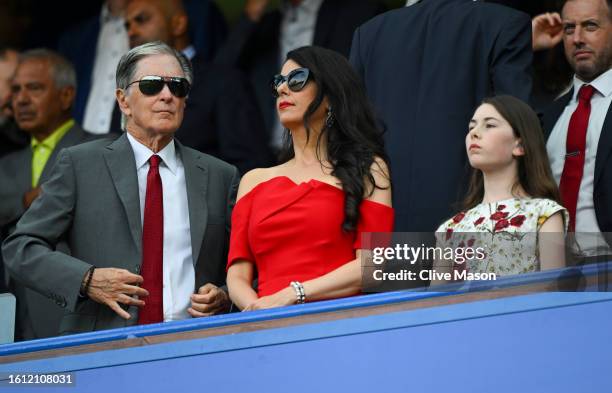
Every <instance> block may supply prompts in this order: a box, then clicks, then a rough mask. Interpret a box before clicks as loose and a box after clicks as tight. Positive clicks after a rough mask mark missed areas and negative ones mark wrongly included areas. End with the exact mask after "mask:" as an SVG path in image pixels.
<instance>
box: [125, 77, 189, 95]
mask: <svg viewBox="0 0 612 393" xmlns="http://www.w3.org/2000/svg"><path fill="white" fill-rule="evenodd" d="M134 83H138V88H139V89H140V92H141V93H142V94H144V95H146V96H154V95H156V94H158V93H159V92H160V91H162V89H163V88H164V85H168V89H170V93H172V95H174V96H175V97H178V98H184V97H187V94H189V89H190V88H191V85H190V84H189V82H188V81H187V79H185V78H179V77H172V76H155V75H149V76H143V77H142V79H140V80H137V81H134V82H131V83H130V84H128V85H127V87H130V86H131V85H133V84H134ZM127 87H126V88H127Z"/></svg>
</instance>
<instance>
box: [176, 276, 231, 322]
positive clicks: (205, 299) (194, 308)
mask: <svg viewBox="0 0 612 393" xmlns="http://www.w3.org/2000/svg"><path fill="white" fill-rule="evenodd" d="M230 304H231V303H230V300H229V297H228V296H227V293H225V291H224V290H223V289H221V288H219V287H217V286H215V285H214V284H210V283H209V284H206V285H203V286H201V287H200V289H198V293H197V294H193V295H191V307H190V308H188V309H187V312H188V313H189V314H190V315H191V316H192V317H194V318H197V317H207V316H210V315H214V314H219V313H222V312H225V311H227V310H229V306H230Z"/></svg>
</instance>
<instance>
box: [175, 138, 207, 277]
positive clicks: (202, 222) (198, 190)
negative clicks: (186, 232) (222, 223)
mask: <svg viewBox="0 0 612 393" xmlns="http://www.w3.org/2000/svg"><path fill="white" fill-rule="evenodd" d="M174 143H175V145H176V147H177V150H178V152H179V154H180V155H181V159H182V161H183V166H184V168H185V184H186V186H187V205H188V206H187V207H188V209H189V227H190V230H191V254H192V256H193V265H194V266H195V265H196V264H197V261H198V258H199V256H200V249H201V248H202V240H203V239H204V232H205V230H206V224H207V221H208V207H207V205H206V186H207V184H208V169H207V165H206V164H205V163H204V160H203V159H202V155H201V154H200V153H197V152H195V151H194V150H190V149H186V148H185V147H183V145H181V144H180V143H179V142H178V141H177V140H176V139H175V140H174Z"/></svg>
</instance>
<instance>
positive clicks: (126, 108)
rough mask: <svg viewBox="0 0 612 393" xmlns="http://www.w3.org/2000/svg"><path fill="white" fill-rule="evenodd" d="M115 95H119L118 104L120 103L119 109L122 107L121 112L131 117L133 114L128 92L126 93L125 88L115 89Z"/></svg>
mask: <svg viewBox="0 0 612 393" xmlns="http://www.w3.org/2000/svg"><path fill="white" fill-rule="evenodd" d="M115 96H116V97H117V104H119V109H121V112H122V113H123V114H124V115H126V116H127V117H130V116H131V115H132V110H131V109H130V104H129V103H128V97H127V94H125V90H123V89H117V90H115Z"/></svg>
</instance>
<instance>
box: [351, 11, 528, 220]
mask: <svg viewBox="0 0 612 393" xmlns="http://www.w3.org/2000/svg"><path fill="white" fill-rule="evenodd" d="M531 58H532V55H531V20H530V18H529V16H527V15H526V14H523V13H521V12H518V11H515V10H513V9H510V8H507V7H504V6H500V5H497V4H487V3H482V2H478V1H476V2H475V1H472V0H435V1H434V0H424V1H422V2H420V3H417V4H415V5H412V6H410V7H406V8H403V9H399V10H394V11H390V12H387V13H385V14H383V15H381V16H379V17H377V18H374V19H373V20H371V21H369V22H368V23H366V24H364V25H363V26H361V27H359V28H358V29H357V30H356V31H355V35H354V37H353V44H352V48H351V56H350V59H351V63H352V64H353V66H354V67H355V69H356V70H357V72H358V73H359V74H360V75H361V77H362V78H363V81H364V83H365V87H366V89H367V92H368V95H369V97H370V99H371V100H372V102H373V104H374V106H375V108H376V110H377V113H378V115H379V116H380V118H381V120H382V122H383V124H384V126H385V128H386V133H385V139H386V147H387V150H388V153H389V156H390V159H391V168H392V176H393V178H392V180H393V192H394V197H393V207H394V208H395V212H396V213H395V214H396V225H395V229H396V230H397V231H412V232H432V231H435V229H436V228H437V227H438V225H439V224H440V223H441V222H442V221H443V220H444V219H445V218H448V217H449V216H450V215H451V214H452V212H453V211H454V209H456V208H457V207H453V206H452V205H453V202H456V201H458V200H460V199H461V198H462V196H463V195H462V194H463V190H461V185H462V184H465V179H464V177H465V174H466V168H467V160H466V152H465V135H466V133H467V129H468V123H469V120H470V118H471V116H472V114H473V113H474V110H475V109H476V107H477V106H478V104H479V103H480V102H481V101H482V99H483V98H484V97H486V96H489V95H495V94H510V95H513V96H516V97H518V98H520V99H523V100H527V99H528V98H529V93H530V91H531V77H530V73H529V68H530V66H531Z"/></svg>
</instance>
